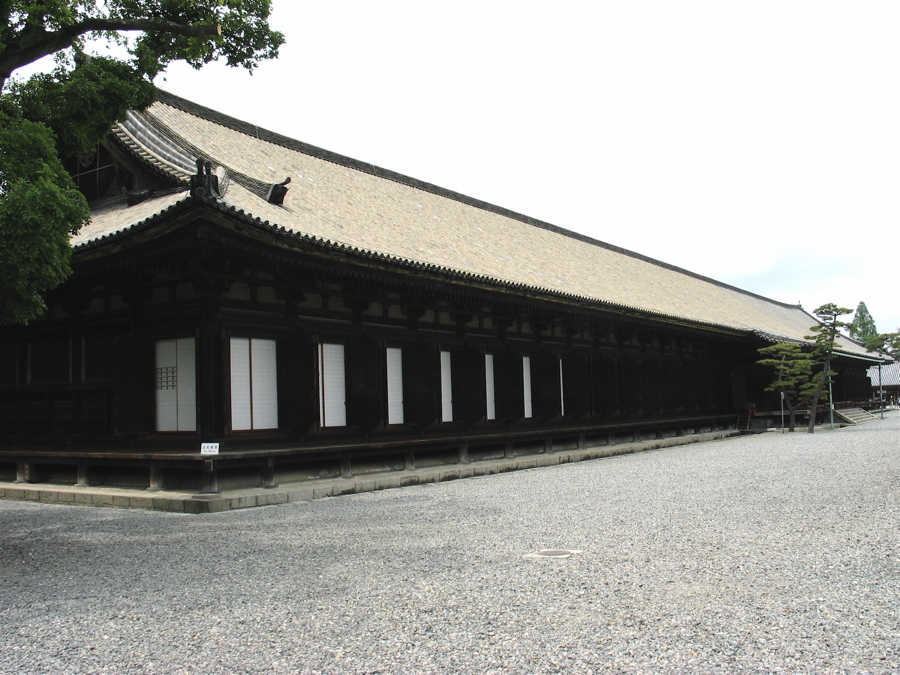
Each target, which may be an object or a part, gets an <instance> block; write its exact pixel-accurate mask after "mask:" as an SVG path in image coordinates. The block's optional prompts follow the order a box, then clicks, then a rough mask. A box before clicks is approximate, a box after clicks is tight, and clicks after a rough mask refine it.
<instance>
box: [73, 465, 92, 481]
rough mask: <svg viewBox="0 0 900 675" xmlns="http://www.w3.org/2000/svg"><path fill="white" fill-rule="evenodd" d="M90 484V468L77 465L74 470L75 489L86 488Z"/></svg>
mask: <svg viewBox="0 0 900 675" xmlns="http://www.w3.org/2000/svg"><path fill="white" fill-rule="evenodd" d="M90 484H91V467H90V466H88V465H87V464H79V465H78V466H77V468H76V478H75V487H87V486H88V485H90Z"/></svg>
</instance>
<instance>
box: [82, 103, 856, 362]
mask: <svg viewBox="0 0 900 675" xmlns="http://www.w3.org/2000/svg"><path fill="white" fill-rule="evenodd" d="M134 117H137V118H140V119H139V120H136V119H131V118H130V119H129V121H128V122H126V123H125V124H124V125H123V126H125V127H128V129H125V130H123V129H122V128H119V129H117V130H116V132H115V133H116V134H118V135H121V134H123V133H125V135H127V136H128V139H129V144H128V145H127V147H128V148H129V149H130V151H131V152H132V153H133V154H134V155H135V157H136V158H138V159H139V160H141V161H143V162H145V163H147V164H148V165H150V166H156V167H158V166H159V165H160V164H162V165H164V166H165V167H169V166H171V167H172V168H171V169H169V175H170V176H171V177H172V178H176V175H177V178H178V179H180V180H184V169H185V156H188V157H189V158H196V157H200V158H203V159H207V160H210V161H212V162H213V164H215V165H220V166H223V167H225V168H226V169H227V171H228V172H229V175H231V176H232V177H233V178H234V180H233V181H231V182H230V183H229V185H228V188H227V191H226V193H225V195H224V200H223V201H224V203H223V204H222V205H221V206H222V207H223V208H230V209H234V210H235V211H236V212H243V213H244V214H248V215H249V216H250V217H252V218H253V219H260V220H262V221H268V223H269V224H271V225H272V226H277V227H278V228H283V229H284V230H286V231H288V232H293V233H296V234H298V235H303V236H304V237H307V238H309V239H311V240H314V241H318V242H321V243H331V244H334V245H341V246H346V247H349V248H350V249H358V250H359V251H360V252H362V253H368V254H375V255H378V256H384V257H387V258H388V259H396V260H398V261H399V262H404V263H407V264H414V265H417V266H424V267H426V268H429V269H433V270H437V271H443V272H445V273H447V274H452V275H462V276H465V277H469V278H473V277H474V278H484V279H486V280H490V281H493V282H495V283H499V284H502V285H512V286H514V287H522V288H529V289H534V290H536V291H542V292H549V293H550V294H552V295H562V296H569V297H576V298H581V299H584V300H585V301H587V302H591V303H597V304H598V305H605V306H609V305H612V306H616V307H620V308H627V309H632V310H636V311H638V312H642V313H646V314H651V315H660V316H665V317H668V318H670V319H675V320H681V321H685V322H688V323H696V324H701V325H712V326H719V327H723V328H727V329H730V330H736V331H740V332H746V333H755V334H758V335H760V336H762V337H764V338H766V339H772V340H782V339H787V340H797V341H803V339H804V336H805V335H807V334H809V332H810V326H812V325H813V324H814V323H815V319H814V317H812V316H811V315H809V314H808V313H806V312H805V311H804V310H803V309H801V308H800V307H798V306H794V305H787V304H783V303H780V302H775V301H773V300H769V299H766V298H763V297H761V296H758V295H755V294H752V293H748V292H746V291H742V290H740V289H737V288H734V287H731V286H728V285H725V284H721V283H718V282H715V281H713V280H710V279H707V278H704V277H701V276H698V275H695V274H693V273H691V272H688V271H686V270H682V269H679V268H676V267H673V266H671V265H667V264H665V263H662V262H659V261H655V260H652V259H650V258H646V257H644V256H641V255H639V254H636V253H633V252H630V251H625V250H623V249H620V248H618V247H615V246H611V245H609V244H605V243H603V242H599V241H596V240H593V239H590V238H588V237H585V236H582V235H579V234H576V233H573V232H569V231H566V230H563V229H561V228H558V227H555V226H553V225H550V224H547V223H543V222H540V221H537V220H534V219H531V218H528V217H526V216H523V215H520V214H515V213H512V212H509V211H506V210H504V209H502V208H498V207H496V206H493V205H490V204H486V203H483V202H479V201H477V200H473V199H471V198H468V197H465V196H463V195H458V194H455V193H452V192H449V191H447V190H444V189H442V188H438V187H436V186H432V185H429V184H426V183H421V182H419V181H416V180H415V179H411V178H408V177H405V176H401V175H399V174H394V173H392V172H389V171H386V170H383V169H380V168H378V167H374V166H372V165H368V164H365V163H362V162H359V161H356V160H353V159H350V158H347V157H342V156H340V155H336V154H333V153H330V152H328V151H325V150H322V149H320V148H315V147H313V146H309V145H307V144H304V143H302V142H299V141H296V140H293V139H290V138H286V137H284V136H280V135H278V134H274V133H272V132H268V131H265V130H262V129H259V128H258V127H255V126H253V125H251V124H248V123H245V122H241V121H239V120H236V119H233V118H229V117H227V116H225V115H222V114H221V113H218V112H216V111H213V110H209V109H207V108H203V107H201V106H198V105H196V104H193V103H191V102H189V101H185V100H184V99H180V98H177V97H175V96H172V95H170V94H166V93H164V92H161V95H160V100H159V101H158V102H157V103H155V104H154V105H153V106H151V107H150V109H149V110H147V111H146V112H143V113H139V114H137V115H135V116H134ZM134 129H144V130H156V132H157V133H159V134H160V135H162V137H163V139H164V142H162V143H160V142H155V141H153V140H152V139H150V138H144V139H143V140H142V139H141V138H140V134H138V133H135V132H134ZM126 132H127V133H126ZM150 135H151V136H152V134H150ZM172 146H175V147H174V148H173V147H172ZM164 151H165V153H168V154H167V156H163V155H164ZM286 177H290V179H291V183H290V185H289V186H288V187H289V191H288V193H287V196H286V198H285V200H284V204H283V205H281V206H278V205H274V204H270V203H268V202H267V201H266V199H265V198H264V196H263V194H262V193H263V190H261V189H260V186H266V185H269V184H272V183H276V182H281V181H283V180H284V179H285V178H286ZM185 198H187V195H186V192H181V193H172V194H167V195H161V196H156V197H153V198H151V199H148V200H146V201H144V202H141V203H140V204H137V205H135V206H130V207H129V206H127V205H126V204H125V202H124V200H122V201H115V202H110V203H105V204H102V205H99V206H98V207H97V208H96V209H95V210H94V215H93V221H92V222H91V224H90V225H88V226H87V227H85V228H84V229H83V230H82V231H81V232H80V233H79V234H78V235H77V237H76V238H75V240H74V241H73V244H74V245H75V246H76V248H77V247H83V246H85V245H88V244H89V243H90V242H96V241H97V240H98V239H99V238H102V237H106V236H108V235H111V234H114V233H116V232H120V231H123V230H127V229H129V228H132V227H133V226H134V225H136V224H138V223H141V222H143V221H146V220H147V219H148V218H152V217H153V216H155V215H156V214H158V213H160V212H161V211H163V210H166V209H168V208H170V207H172V206H173V205H174V204H176V203H177V202H179V201H180V200H181V199H185ZM841 349H842V351H847V352H851V353H854V354H857V355H861V356H862V355H866V352H865V349H864V348H862V347H861V346H860V345H858V344H856V343H854V342H852V341H849V340H842V343H841Z"/></svg>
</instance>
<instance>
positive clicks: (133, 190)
mask: <svg viewBox="0 0 900 675" xmlns="http://www.w3.org/2000/svg"><path fill="white" fill-rule="evenodd" d="M70 169H71V171H72V173H73V175H74V176H75V179H76V181H77V183H78V185H79V187H80V188H81V189H82V190H83V191H84V193H85V194H86V195H87V196H88V197H89V199H90V200H91V201H92V206H93V219H92V222H91V223H90V225H88V226H87V227H85V228H84V229H83V230H82V231H81V232H80V233H79V234H78V235H77V236H76V237H75V239H74V242H73V243H74V247H75V254H74V258H73V269H74V273H73V275H72V277H71V278H70V279H69V280H68V281H67V282H66V283H65V284H64V285H63V286H62V287H60V288H59V289H57V290H56V291H55V292H53V293H52V294H51V295H50V297H49V298H48V304H49V307H50V309H49V312H48V314H47V316H46V317H45V318H44V319H41V320H38V321H34V322H32V323H31V324H30V325H29V326H28V327H6V328H3V329H2V330H0V440H2V449H0V479H12V478H14V477H18V478H19V480H46V481H57V482H76V481H77V482H79V483H82V484H85V483H104V484H126V485H134V486H148V487H151V488H154V489H159V488H161V489H168V488H174V487H177V488H184V489H198V490H199V489H214V487H215V485H216V484H218V485H234V486H237V485H251V484H259V483H260V482H262V483H263V484H266V485H269V484H273V483H274V482H275V481H286V480H294V479H298V478H308V477H317V476H334V475H350V474H354V473H360V472H367V471H379V470H384V469H403V468H409V467H410V466H414V465H416V464H418V465H423V464H439V463H449V462H473V461H478V460H479V459H483V458H487V457H497V456H499V457H503V456H504V454H505V453H524V452H543V451H553V450H554V449H556V448H558V447H566V446H567V445H571V444H580V445H583V444H589V443H615V442H617V440H619V439H620V438H622V437H623V436H628V437H634V436H635V435H644V434H650V435H653V434H657V435H666V434H680V433H691V432H694V431H698V430H701V429H710V428H717V429H722V428H728V427H729V426H733V425H734V423H735V419H736V415H737V413H738V412H740V411H744V410H746V409H747V408H748V407H765V406H769V405H777V403H773V402H772V396H771V394H767V393H766V392H765V391H764V389H765V387H766V385H767V383H768V381H769V380H770V378H771V374H770V373H769V372H768V371H767V370H765V369H762V368H760V367H759V366H757V365H756V360H757V359H758V358H759V357H758V355H757V349H758V348H759V347H761V346H763V345H765V344H769V343H771V342H774V341H782V340H791V341H803V340H804V336H805V335H807V334H808V333H809V331H810V326H812V325H813V324H814V322H815V319H814V318H813V317H812V316H811V315H809V314H808V313H807V312H805V311H804V310H803V309H801V308H800V307H798V306H791V305H786V304H782V303H779V302H774V301H772V300H769V299H766V298H763V297H760V296H758V295H754V294H752V293H748V292H746V291H742V290H740V289H737V288H734V287H731V286H727V285H725V284H721V283H718V282H715V281H712V280H710V279H707V278H704V277H701V276H698V275H696V274H692V273H691V272H688V271H685V270H682V269H678V268H676V267H673V266H671V265H667V264H665V263H662V262H659V261H656V260H652V259H649V258H646V257H644V256H641V255H639V254H637V253H632V252H630V251H626V250H623V249H619V248H616V247H614V246H610V245H608V244H605V243H603V242H600V241H596V240H593V239H590V238H588V237H585V236H582V235H579V234H575V233H573V232H569V231H566V230H563V229H561V228H558V227H555V226H553V225H549V224H547V223H543V222H540V221H537V220H534V219H531V218H528V217H527V216H523V215H520V214H517V213H512V212H509V211H507V210H505V209H502V208H499V207H497V206H493V205H491V204H486V203H483V202H480V201H477V200H474V199H471V198H469V197H465V196H463V195H459V194H455V193H452V192H449V191H447V190H444V189H441V188H439V187H436V186H433V185H429V184H426V183H422V182H420V181H417V180H415V179H412V178H408V177H406V176H401V175H398V174H395V173H392V172H390V171H386V170H383V169H380V168H378V167H375V166H372V165H370V164H366V163H364V162H360V161H356V160H353V159H349V158H347V157H342V156H339V155H336V154H333V153H330V152H327V151H325V150H321V149H319V148H315V147H311V146H309V145H306V144H304V143H301V142H298V141H295V140H292V139H289V138H285V137H283V136H279V135H277V134H274V133H271V132H267V131H265V130H262V129H259V128H257V127H256V126H254V125H252V124H248V123H245V122H241V121H239V120H235V119H232V118H230V117H227V116H225V115H223V114H221V113H219V112H216V111H213V110H209V109H206V108H203V107H200V106H198V105H195V104H193V103H191V102H189V101H186V100H183V99H180V98H177V97H175V96H172V95H170V94H165V93H162V94H161V96H160V100H159V102H158V103H156V104H155V105H153V106H152V107H151V108H150V109H149V110H148V111H146V112H143V113H133V114H129V116H128V119H127V120H126V121H124V122H122V123H121V124H119V125H117V126H116V127H115V129H114V131H113V133H112V135H111V136H110V137H109V139H108V141H107V142H105V143H104V144H103V146H102V147H100V148H99V149H98V150H97V152H96V153H95V154H93V155H91V156H88V157H84V158H81V159H80V160H78V161H75V162H72V164H71V167H70ZM548 189H552V187H548ZM585 215H586V216H591V215H592V214H585ZM839 348H840V352H839V355H838V362H839V371H840V376H839V377H838V379H837V381H836V384H835V399H836V400H865V399H868V398H869V396H870V393H871V392H870V383H869V379H868V377H867V375H866V369H867V367H868V366H869V365H871V363H872V362H873V359H872V357H871V356H870V355H867V354H866V352H865V350H864V349H863V348H862V347H861V346H860V345H858V344H857V343H854V342H852V341H850V340H847V339H844V338H841V339H840V340H839ZM201 441H203V442H218V443H220V447H221V451H222V454H221V455H220V456H219V457H218V458H217V460H216V462H215V464H210V463H208V462H207V463H206V464H205V465H204V464H203V463H202V462H201V461H200V455H199V446H200V443H201ZM203 466H205V467H206V471H207V473H206V474H202V472H201V468H202V467H203ZM211 466H212V467H213V468H215V470H216V474H215V475H214V476H212V477H210V475H209V472H210V470H211V469H210V467H211ZM211 479H215V480H214V481H213V482H210V480H211ZM204 480H206V481H207V482H206V483H204V482H203V481H204Z"/></svg>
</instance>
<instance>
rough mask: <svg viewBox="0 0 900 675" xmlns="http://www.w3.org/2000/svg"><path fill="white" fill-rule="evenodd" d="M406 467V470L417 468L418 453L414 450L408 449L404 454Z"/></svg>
mask: <svg viewBox="0 0 900 675" xmlns="http://www.w3.org/2000/svg"><path fill="white" fill-rule="evenodd" d="M403 463H404V467H403V468H404V469H405V470H406V471H415V470H416V453H415V452H413V451H412V450H407V451H406V454H405V455H404V456H403Z"/></svg>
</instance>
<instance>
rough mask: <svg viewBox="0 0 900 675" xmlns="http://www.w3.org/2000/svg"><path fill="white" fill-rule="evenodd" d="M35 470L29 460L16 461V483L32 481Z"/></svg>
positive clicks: (34, 478)
mask: <svg viewBox="0 0 900 675" xmlns="http://www.w3.org/2000/svg"><path fill="white" fill-rule="evenodd" d="M36 480H37V470H36V468H35V466H34V464H32V463H31V462H16V480H15V481H14V482H16V483H34V482H35V481H36Z"/></svg>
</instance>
